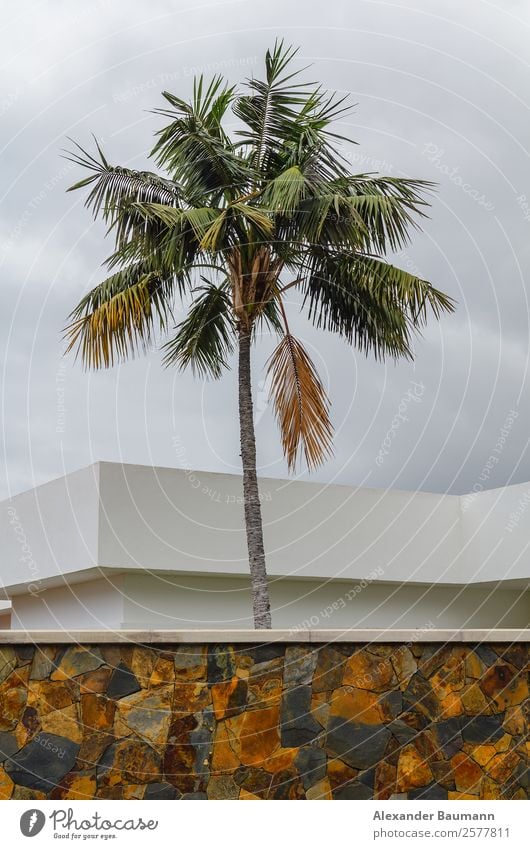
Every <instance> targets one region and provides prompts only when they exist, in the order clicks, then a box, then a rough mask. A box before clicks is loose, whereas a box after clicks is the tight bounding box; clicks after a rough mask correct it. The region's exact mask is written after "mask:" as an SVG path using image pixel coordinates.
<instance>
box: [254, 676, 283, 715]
mask: <svg viewBox="0 0 530 849" xmlns="http://www.w3.org/2000/svg"><path fill="white" fill-rule="evenodd" d="M247 686H248V706H249V708H250V707H252V708H255V707H256V708H258V707H259V708H266V707H271V706H272V705H278V704H279V703H280V699H281V697H282V690H283V681H282V667H281V666H276V667H275V668H273V669H270V670H268V671H265V672H262V673H261V674H255V672H254V670H252V673H251V674H250V675H249V678H248V679H247Z"/></svg>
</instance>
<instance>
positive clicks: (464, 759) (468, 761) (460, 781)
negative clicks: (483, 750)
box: [451, 752, 483, 793]
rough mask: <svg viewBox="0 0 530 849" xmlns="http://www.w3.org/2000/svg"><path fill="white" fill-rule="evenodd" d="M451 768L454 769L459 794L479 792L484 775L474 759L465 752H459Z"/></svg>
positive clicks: (452, 759) (452, 761)
mask: <svg viewBox="0 0 530 849" xmlns="http://www.w3.org/2000/svg"><path fill="white" fill-rule="evenodd" d="M451 766H452V767H453V774H454V777H455V784H456V789H457V790H458V791H459V793H469V792H473V790H478V788H479V785H480V780H481V778H482V775H483V773H482V770H481V768H480V767H479V765H478V764H477V763H476V762H475V761H474V760H473V759H472V758H469V757H468V756H467V755H465V754H464V753H463V752H457V754H456V755H454V756H453V757H452V758H451Z"/></svg>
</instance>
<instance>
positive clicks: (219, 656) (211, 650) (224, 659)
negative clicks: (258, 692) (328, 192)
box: [208, 645, 236, 684]
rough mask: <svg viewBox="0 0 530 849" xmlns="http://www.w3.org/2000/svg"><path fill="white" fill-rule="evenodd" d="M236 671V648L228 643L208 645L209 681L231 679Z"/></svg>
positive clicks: (215, 682)
mask: <svg viewBox="0 0 530 849" xmlns="http://www.w3.org/2000/svg"><path fill="white" fill-rule="evenodd" d="M235 672H236V659H235V655H234V649H233V648H232V646H228V645H213V646H209V647H208V683H209V684H218V683H220V682H221V681H230V679H231V678H233V677H234V675H235Z"/></svg>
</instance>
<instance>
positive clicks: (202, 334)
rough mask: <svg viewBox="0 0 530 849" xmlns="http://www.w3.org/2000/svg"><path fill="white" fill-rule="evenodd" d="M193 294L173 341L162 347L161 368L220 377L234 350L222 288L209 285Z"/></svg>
mask: <svg viewBox="0 0 530 849" xmlns="http://www.w3.org/2000/svg"><path fill="white" fill-rule="evenodd" d="M202 279H203V281H204V282H205V284H206V285H204V286H200V287H198V288H197V289H195V290H194V293H193V294H194V295H195V297H194V299H193V301H192V304H191V306H190V308H189V310H188V314H187V316H186V318H185V319H184V321H182V322H181V323H180V324H179V325H178V326H177V327H176V328H175V329H176V331H177V333H176V335H175V336H174V337H173V339H170V340H169V342H166V344H165V345H164V346H163V348H162V350H164V351H165V352H166V354H165V357H164V364H165V365H166V366H169V365H177V366H179V368H181V369H184V368H186V367H187V366H188V365H189V366H191V369H192V371H194V372H196V373H197V374H198V375H200V376H201V377H213V378H214V379H217V378H219V377H220V376H221V374H222V371H223V368H227V367H228V366H227V358H228V356H229V355H230V354H231V353H232V351H233V350H234V324H233V319H232V312H231V303H230V297H229V294H228V292H227V291H226V288H225V287H223V286H216V285H214V284H213V283H210V282H209V281H208V280H207V279H206V278H204V277H203V278H202Z"/></svg>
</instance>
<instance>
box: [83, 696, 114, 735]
mask: <svg viewBox="0 0 530 849" xmlns="http://www.w3.org/2000/svg"><path fill="white" fill-rule="evenodd" d="M115 712H116V704H115V703H114V702H113V701H111V700H110V699H107V698H106V696H100V695H98V694H97V693H87V694H85V695H83V696H81V721H82V723H83V728H84V730H85V731H87V732H88V733H90V732H91V731H110V730H111V729H112V726H113V723H114V714H115Z"/></svg>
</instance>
